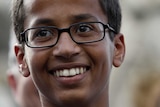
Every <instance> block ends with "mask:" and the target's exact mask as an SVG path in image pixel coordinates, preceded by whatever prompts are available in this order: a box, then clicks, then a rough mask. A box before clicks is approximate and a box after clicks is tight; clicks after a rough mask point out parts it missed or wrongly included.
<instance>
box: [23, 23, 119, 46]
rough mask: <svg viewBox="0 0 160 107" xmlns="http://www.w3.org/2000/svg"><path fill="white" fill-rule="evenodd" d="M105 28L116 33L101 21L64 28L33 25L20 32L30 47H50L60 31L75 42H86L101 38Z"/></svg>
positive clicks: (58, 36)
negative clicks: (67, 34)
mask: <svg viewBox="0 0 160 107" xmlns="http://www.w3.org/2000/svg"><path fill="white" fill-rule="evenodd" d="M106 29H108V30H110V31H112V32H114V33H116V32H115V30H114V29H113V28H112V27H111V26H110V25H109V24H106V25H105V24H103V23H101V22H83V23H76V24H72V25H71V26H70V27H68V28H64V29H59V28H57V27H55V26H44V27H34V28H29V29H26V30H25V31H24V32H22V33H21V37H22V39H21V40H22V42H25V43H26V45H27V46H28V47H31V48H44V47H52V46H54V45H56V44H57V42H58V40H59V38H60V34H61V33H62V32H68V33H69V35H70V37H71V39H72V40H73V41H74V42H75V43H77V44H86V43H93V42H98V41H101V40H103V38H104V37H105V32H106Z"/></svg>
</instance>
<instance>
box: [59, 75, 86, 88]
mask: <svg viewBox="0 0 160 107" xmlns="http://www.w3.org/2000/svg"><path fill="white" fill-rule="evenodd" d="M86 75H87V72H85V73H83V74H79V75H75V76H72V77H56V80H57V81H58V82H59V83H60V84H62V85H67V86H70V85H77V84H78V83H81V81H82V80H84V79H85V77H86Z"/></svg>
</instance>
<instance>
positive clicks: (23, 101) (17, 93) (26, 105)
mask: <svg viewBox="0 0 160 107" xmlns="http://www.w3.org/2000/svg"><path fill="white" fill-rule="evenodd" d="M16 43H17V42H16V38H15V35H14V33H13V32H12V33H11V35H10V41H9V58H8V59H9V60H8V63H9V69H8V71H7V79H8V84H9V86H10V89H11V91H12V93H13V97H14V99H15V102H16V104H17V105H18V106H19V107H41V106H40V99H39V95H38V91H37V90H36V88H35V86H34V84H33V82H32V79H31V78H30V77H29V78H25V77H23V76H22V75H21V74H20V73H19V69H18V65H17V61H16V57H15V54H14V49H13V46H14V44H16Z"/></svg>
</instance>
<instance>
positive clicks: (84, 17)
mask: <svg viewBox="0 0 160 107" xmlns="http://www.w3.org/2000/svg"><path fill="white" fill-rule="evenodd" d="M71 19H72V21H73V22H77V21H84V20H94V21H97V18H96V17H94V16H93V15H90V14H79V15H73V16H71Z"/></svg>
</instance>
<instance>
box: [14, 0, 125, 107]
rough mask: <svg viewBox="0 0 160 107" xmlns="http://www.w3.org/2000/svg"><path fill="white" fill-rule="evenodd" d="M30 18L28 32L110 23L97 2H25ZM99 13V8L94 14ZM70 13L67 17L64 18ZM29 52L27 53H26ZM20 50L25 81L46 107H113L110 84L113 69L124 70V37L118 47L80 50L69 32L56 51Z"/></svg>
mask: <svg viewBox="0 0 160 107" xmlns="http://www.w3.org/2000/svg"><path fill="white" fill-rule="evenodd" d="M24 5H25V10H26V13H27V18H26V20H25V26H24V28H25V29H27V28H31V27H37V26H56V27H58V28H67V27H69V26H70V25H71V24H74V23H78V22H92V21H100V22H103V23H105V24H106V23H107V22H108V21H107V17H106V15H105V14H104V13H103V11H102V9H101V7H100V4H99V2H98V0H87V1H86V0H76V1H75V0H47V2H46V1H44V0H25V2H24ZM93 7H94V8H93ZM64 13H65V14H64ZM24 50H25V51H24ZM24 50H23V47H22V46H21V45H16V46H15V53H16V56H17V60H18V62H19V64H21V65H22V72H21V73H22V75H23V76H25V77H28V76H29V75H31V76H32V79H33V81H34V83H35V85H36V86H37V88H38V90H39V94H40V98H41V101H42V107H108V80H109V74H110V72H111V69H112V65H114V66H115V67H119V66H120V65H121V63H122V62H123V59H124V54H125V44H124V38H123V35H122V34H120V33H119V34H117V35H116V37H115V38H114V40H113V41H111V40H110V38H109V34H108V32H107V31H106V36H105V38H104V39H103V40H102V41H99V42H95V43H90V44H77V43H75V42H74V41H72V39H71V38H70V36H69V34H68V33H66V32H63V33H61V35H60V39H59V41H58V43H57V44H56V45H55V46H54V47H51V48H39V49H34V48H29V47H27V46H26V45H25V46H24ZM76 68H78V69H81V68H82V69H83V70H84V69H86V70H84V71H86V72H83V73H82V74H79V75H76V76H72V77H57V76H55V75H54V74H52V73H54V72H56V71H58V70H62V71H63V70H65V69H67V70H68V69H73V70H74V69H76Z"/></svg>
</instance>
